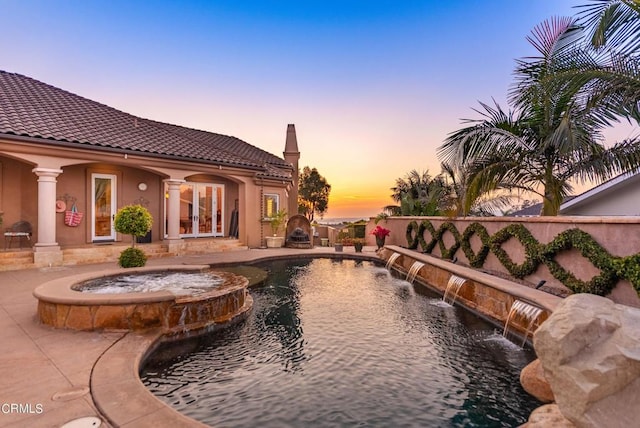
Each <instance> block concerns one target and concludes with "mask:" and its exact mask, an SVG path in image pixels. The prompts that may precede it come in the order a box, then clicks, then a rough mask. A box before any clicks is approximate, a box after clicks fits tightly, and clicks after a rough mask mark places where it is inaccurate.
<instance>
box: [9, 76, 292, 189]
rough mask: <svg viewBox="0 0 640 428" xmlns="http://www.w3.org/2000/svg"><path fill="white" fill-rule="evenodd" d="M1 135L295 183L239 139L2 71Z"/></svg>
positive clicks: (285, 169) (281, 165)
mask: <svg viewBox="0 0 640 428" xmlns="http://www.w3.org/2000/svg"><path fill="white" fill-rule="evenodd" d="M0 134H8V135H16V136H27V137H34V138H40V139H44V140H47V141H43V143H47V144H51V143H52V142H55V141H59V142H67V143H72V144H78V145H80V146H95V147H105V148H111V149H119V150H122V151H124V152H126V151H134V152H142V153H147V154H153V155H162V156H170V157H176V158H180V159H185V160H194V161H204V162H208V163H213V164H226V165H232V166H238V167H247V168H251V169H254V170H258V171H259V175H261V176H266V177H273V178H282V179H291V171H290V166H289V165H288V164H287V162H285V160H284V159H282V158H279V157H277V156H275V155H273V154H271V153H268V152H266V151H264V150H262V149H259V148H258V147H255V146H252V145H251V144H248V143H247V142H245V141H242V140H240V139H238V138H236V137H231V136H227V135H221V134H216V133H212V132H207V131H200V130H196V129H191V128H185V127H182V126H178V125H172V124H168V123H162V122H157V121H153V120H149V119H144V118H140V117H136V116H133V115H131V114H128V113H125V112H122V111H119V110H117V109H114V108H112V107H109V106H106V105H104V104H101V103H98V102H96V101H92V100H89V99H87V98H83V97H81V96H79V95H75V94H72V93H70V92H67V91H64V90H62V89H59V88H56V87H54V86H51V85H48V84H46V83H43V82H40V81H38V80H35V79H32V78H30V77H26V76H23V75H20V74H16V73H9V72H6V71H1V70H0Z"/></svg>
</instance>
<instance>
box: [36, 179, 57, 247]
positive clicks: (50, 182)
mask: <svg viewBox="0 0 640 428" xmlns="http://www.w3.org/2000/svg"><path fill="white" fill-rule="evenodd" d="M31 172H33V173H34V174H35V175H37V176H38V236H37V237H36V240H37V241H36V244H35V246H36V247H57V248H59V247H58V243H57V242H56V183H57V180H56V178H57V177H58V175H60V174H62V170H61V169H52V168H34V169H32V170H31ZM37 250H38V249H37V248H36V251H37Z"/></svg>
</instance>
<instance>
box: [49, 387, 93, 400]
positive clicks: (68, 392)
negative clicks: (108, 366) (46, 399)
mask: <svg viewBox="0 0 640 428" xmlns="http://www.w3.org/2000/svg"><path fill="white" fill-rule="evenodd" d="M88 392H89V387H88V386H74V387H72V388H69V389H65V390H63V391H58V392H56V393H55V394H53V397H51V399H52V400H53V401H69V400H74V399H76V398H80V397H82V396H83V395H85V394H86V393H88Z"/></svg>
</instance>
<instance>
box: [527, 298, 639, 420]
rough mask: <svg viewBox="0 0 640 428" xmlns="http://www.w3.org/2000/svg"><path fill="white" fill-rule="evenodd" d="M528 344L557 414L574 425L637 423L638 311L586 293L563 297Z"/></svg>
mask: <svg viewBox="0 0 640 428" xmlns="http://www.w3.org/2000/svg"><path fill="white" fill-rule="evenodd" d="M533 343H534V347H535V350H536V354H537V355H538V358H539V359H540V362H541V363H542V367H543V368H544V372H545V377H546V378H547V380H548V381H549V384H550V385H551V389H552V390H553V394H554V396H555V400H556V404H557V405H558V407H559V409H560V411H561V412H562V414H563V415H564V416H565V417H566V418H567V419H569V420H570V421H571V422H573V423H574V424H575V425H576V426H577V427H607V428H612V427H625V428H626V427H630V426H637V423H638V421H640V406H639V405H638V400H639V398H638V397H640V309H638V308H632V307H629V306H624V305H619V304H615V303H613V302H612V301H611V300H609V299H607V298H604V297H599V296H595V295H591V294H575V295H572V296H569V297H567V298H566V299H564V300H563V301H562V302H561V303H560V304H559V305H558V307H557V308H556V310H555V311H554V312H553V314H552V315H551V317H549V319H547V320H546V321H545V322H544V323H543V324H542V325H541V326H540V327H539V328H538V329H537V331H536V332H535V334H534V337H533Z"/></svg>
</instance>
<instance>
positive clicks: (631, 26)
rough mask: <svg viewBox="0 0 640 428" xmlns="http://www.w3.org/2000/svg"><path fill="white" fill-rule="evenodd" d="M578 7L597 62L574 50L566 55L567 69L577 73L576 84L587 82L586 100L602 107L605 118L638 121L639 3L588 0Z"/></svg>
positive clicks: (639, 91)
mask: <svg viewBox="0 0 640 428" xmlns="http://www.w3.org/2000/svg"><path fill="white" fill-rule="evenodd" d="M579 7H580V8H582V11H581V12H580V14H579V18H580V21H579V22H580V23H581V24H582V25H584V27H585V31H586V37H587V43H588V46H589V48H591V49H592V50H593V52H596V53H597V56H596V58H597V60H598V63H597V64H595V66H594V64H591V63H590V62H588V61H585V60H584V59H585V56H584V55H578V54H576V52H579V51H578V50H576V52H574V53H572V54H571V55H568V56H567V60H568V62H569V63H570V68H571V69H574V70H577V71H578V72H579V74H580V78H579V79H576V83H577V84H579V85H580V84H584V83H583V82H585V81H588V82H589V83H590V87H591V92H592V93H591V100H590V101H589V103H590V104H591V105H592V106H597V105H600V106H601V108H604V111H605V114H604V116H605V117H606V118H611V117H612V116H613V117H615V116H622V117H625V118H627V119H633V120H635V121H636V123H637V122H640V65H639V63H638V56H639V55H640V2H638V1H637V0H592V1H591V3H589V4H586V5H583V6H579ZM607 113H608V114H607ZM614 120H615V119H614Z"/></svg>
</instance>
